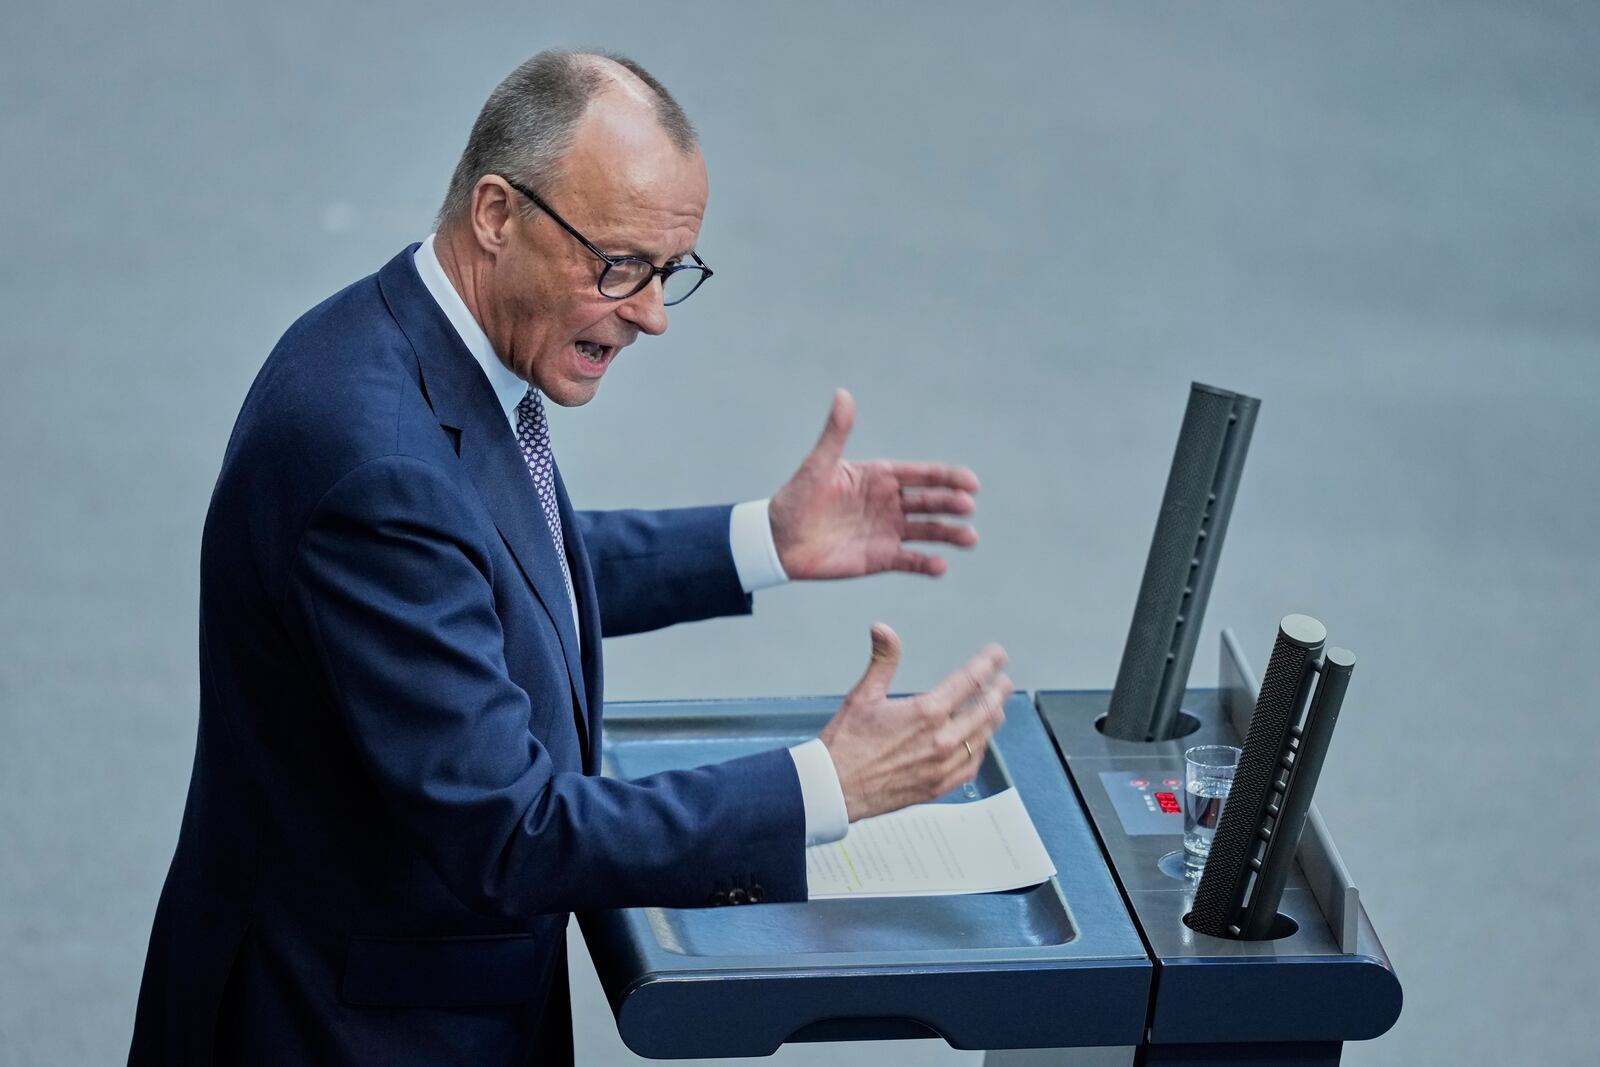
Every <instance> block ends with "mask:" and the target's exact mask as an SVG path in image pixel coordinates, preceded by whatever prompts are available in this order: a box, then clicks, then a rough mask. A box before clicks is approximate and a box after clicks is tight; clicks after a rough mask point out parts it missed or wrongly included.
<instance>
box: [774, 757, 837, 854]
mask: <svg viewBox="0 0 1600 1067" xmlns="http://www.w3.org/2000/svg"><path fill="white" fill-rule="evenodd" d="M789 755H790V757H792V758H793V759H794V770H795V773H796V774H798V775H799V776H800V801H801V803H802V804H804V805H805V809H806V847H807V848H810V847H811V846H812V845H826V844H827V843H828V842H830V841H837V840H839V839H840V838H841V837H843V836H844V835H845V834H846V833H848V832H849V830H850V813H849V812H848V811H847V810H845V806H844V790H842V789H840V788H839V772H838V771H836V770H834V767H833V757H832V756H830V755H828V746H827V745H824V744H823V743H822V739H821V738H820V737H813V738H812V739H811V740H810V741H807V742H806V743H805V744H803V745H795V746H794V747H793V748H791V749H790V750H789Z"/></svg>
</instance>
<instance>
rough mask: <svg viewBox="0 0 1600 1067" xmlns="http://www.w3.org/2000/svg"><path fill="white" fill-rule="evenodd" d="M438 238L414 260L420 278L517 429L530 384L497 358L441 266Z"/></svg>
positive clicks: (430, 238)
mask: <svg viewBox="0 0 1600 1067" xmlns="http://www.w3.org/2000/svg"><path fill="white" fill-rule="evenodd" d="M436 236H438V235H437V234H432V233H430V234H428V239H427V240H426V241H423V242H422V245H421V247H419V248H418V249H417V252H416V255H415V256H413V257H412V258H413V260H414V261H415V262H416V265H417V274H418V275H419V276H421V278H422V284H423V286H424V287H426V288H427V290H428V293H429V294H430V295H431V296H432V297H433V299H434V301H435V302H436V303H437V304H438V305H439V308H440V310H442V311H443V312H444V315H445V318H447V319H449V320H450V325H452V326H454V327H455V328H456V333H457V334H459V335H460V336H461V343H462V344H464V345H466V346H467V351H468V352H471V353H472V358H473V359H475V360H477V361H478V366H480V367H482V368H483V373H484V375H485V376H486V377H487V378H488V379H489V385H490V386H491V387H492V388H493V389H494V395H495V399H497V400H499V401H500V407H501V409H502V410H503V411H504V412H505V414H506V420H507V421H508V422H510V423H511V427H512V429H515V428H516V425H517V405H518V404H519V403H521V402H522V398H523V397H524V396H526V395H527V393H528V383H527V382H525V381H523V380H522V379H521V378H518V377H517V375H516V373H515V372H514V371H512V370H511V368H510V367H507V366H506V365H505V364H504V363H502V362H500V357H499V356H498V355H496V354H495V350H494V345H492V344H490V343H489V335H488V334H486V333H484V332H483V327H482V326H479V325H478V320H477V319H475V318H473V317H472V312H470V311H468V310H467V305H466V302H465V301H464V300H462V299H461V294H460V293H458V292H456V287H455V286H454V285H451V284H450V278H449V276H448V275H446V274H445V272H444V267H443V266H442V265H441V264H440V263H439V255H438V253H436V252H435V251H434V250H433V239H434V238H435V237H436Z"/></svg>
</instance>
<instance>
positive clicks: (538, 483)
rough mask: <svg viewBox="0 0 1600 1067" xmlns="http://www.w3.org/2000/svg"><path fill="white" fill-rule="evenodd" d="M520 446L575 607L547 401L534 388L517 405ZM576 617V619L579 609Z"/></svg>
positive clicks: (562, 574) (575, 598) (530, 388)
mask: <svg viewBox="0 0 1600 1067" xmlns="http://www.w3.org/2000/svg"><path fill="white" fill-rule="evenodd" d="M517 444H519V445H521V446H522V458H523V459H524V460H526V461H527V464H528V473H529V474H531V475H532V476H533V487H534V489H536V490H537V491H538V493H539V504H540V505H541V506H542V507H543V508H544V518H545V521H546V522H548V523H549V524H550V537H551V539H552V540H554V541H555V543H556V559H558V560H560V561H561V577H562V579H563V580H564V581H565V582H566V583H567V599H568V601H569V602H570V603H571V604H573V605H576V604H577V597H576V596H574V595H573V592H572V574H571V572H570V571H568V570H567V547H566V541H565V540H564V539H563V538H562V536H561V508H560V507H559V506H558V505H557V504H556V462H555V456H554V455H553V454H552V453H551V451H550V424H549V423H548V422H547V421H545V417H544V397H542V396H541V395H539V390H537V389H535V388H533V387H532V386H529V387H528V392H527V394H526V395H524V396H523V398H522V399H521V400H519V401H517ZM573 615H574V619H576V615H577V609H576V607H574V609H573Z"/></svg>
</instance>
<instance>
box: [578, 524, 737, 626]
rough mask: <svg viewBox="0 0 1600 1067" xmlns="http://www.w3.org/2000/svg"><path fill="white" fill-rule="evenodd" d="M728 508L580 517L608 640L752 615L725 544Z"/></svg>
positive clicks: (580, 525)
mask: <svg viewBox="0 0 1600 1067" xmlns="http://www.w3.org/2000/svg"><path fill="white" fill-rule="evenodd" d="M732 510H733V509H732V508H731V507H729V506H726V505H724V506H721V507H705V508H671V509H667V510H663V511H633V510H627V511H580V512H578V513H577V517H578V526H579V527H580V529H581V530H582V532H583V542H584V547H585V548H586V549H587V550H588V555H589V565H590V566H591V567H592V568H593V569H594V583H595V586H596V588H597V590H598V592H599V598H600V630H601V633H602V634H603V635H604V636H606V637H621V636H623V635H624V634H634V633H641V632H643V631H645V630H656V629H659V628H661V627H663V626H671V625H672V624H674V623H679V622H695V621H697V620H700V619H710V618H715V617H717V616H720V615H748V614H750V608H751V598H750V594H748V593H746V592H745V591H744V589H743V587H742V586H741V585H740V584H739V572H738V569H737V568H736V567H735V566H734V563H733V549H732V547H731V546H730V545H729V543H728V516H729V513H730V512H731V511H732Z"/></svg>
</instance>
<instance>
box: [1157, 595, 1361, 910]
mask: <svg viewBox="0 0 1600 1067" xmlns="http://www.w3.org/2000/svg"><path fill="white" fill-rule="evenodd" d="M1327 636H1328V631H1327V629H1326V628H1325V627H1324V626H1323V625H1322V624H1321V623H1320V622H1318V621H1317V620H1316V619H1313V618H1311V617H1310V616H1308V615H1287V616H1285V617H1284V619H1283V621H1282V622H1281V623H1280V624H1279V626H1278V638H1277V641H1276V642H1274V644H1273V646H1272V657H1271V659H1269V660H1268V662H1267V672H1266V675H1265V676H1264V677H1263V678H1262V679H1261V692H1260V695H1259V696H1258V697H1257V699H1256V705H1255V711H1254V713H1253V714H1252V715H1251V717H1250V730H1249V733H1248V734H1247V735H1246V737H1245V742H1244V749H1243V752H1242V753H1241V755H1240V757H1239V769H1238V771H1237V773H1236V774H1235V775H1234V779H1233V789H1232V791H1231V792H1229V794H1228V800H1227V803H1226V804H1225V805H1224V807H1223V809H1222V822H1221V823H1220V824H1219V825H1218V826H1217V833H1216V837H1215V838H1214V839H1213V840H1212V842H1211V854H1210V856H1209V857H1208V858H1207V860H1206V866H1205V872H1204V873H1203V874H1202V875H1201V878H1200V885H1199V888H1198V889H1196V890H1195V896H1194V905H1193V907H1192V909H1191V910H1190V912H1189V914H1188V915H1187V916H1185V917H1184V922H1186V923H1187V924H1188V925H1189V926H1190V927H1191V928H1192V929H1195V930H1198V931H1200V932H1201V933H1203V934H1210V935H1211V936H1213V937H1235V938H1245V939H1247V940H1256V939H1261V938H1268V937H1272V936H1275V935H1274V932H1273V926H1274V923H1275V921H1276V920H1277V915H1278V903H1279V901H1280V900H1281V899H1282V896H1283V887H1284V883H1285V882H1286V881H1287V879H1288V876H1289V870H1290V868H1291V867H1292V866H1293V864H1294V853H1295V848H1296V846H1297V845H1298V844H1299V841H1300V833H1301V831H1302V829H1303V828H1304V826H1305V821H1306V815H1307V813H1308V811H1309V810H1310V807H1311V796H1312V793H1313V792H1314V791H1315V789H1316V785H1317V777H1318V776H1319V775H1320V774H1321V771H1322V762H1323V759H1324V757H1325V756H1326V755H1327V752H1328V743H1329V741H1330V740H1331V739H1332V736H1333V727H1334V724H1335V722H1337V720H1338V716H1339V709H1340V707H1341V705H1342V704H1343V702H1344V694H1345V689H1346V688H1347V687H1348V685H1349V681H1350V672H1351V671H1352V670H1353V669H1354V667H1355V657H1354V656H1353V655H1351V654H1350V653H1349V652H1348V651H1346V650H1344V649H1341V648H1333V649H1329V650H1328V652H1327V655H1326V656H1325V657H1324V655H1323V645H1324V643H1325V642H1326V641H1327ZM1319 675H1320V677H1321V682H1320V684H1319V685H1318V686H1317V692H1316V697H1315V699H1314V700H1313V701H1312V705H1311V710H1310V711H1309V712H1308V713H1307V714H1306V716H1305V722H1304V724H1303V725H1302V724H1301V722H1300V719H1301V711H1302V709H1304V708H1305V706H1306V698H1307V696H1308V695H1310V692H1311V687H1312V683H1313V682H1314V681H1315V680H1316V679H1317V678H1318V676H1319Z"/></svg>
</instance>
